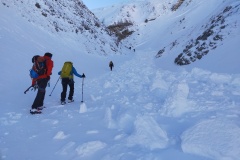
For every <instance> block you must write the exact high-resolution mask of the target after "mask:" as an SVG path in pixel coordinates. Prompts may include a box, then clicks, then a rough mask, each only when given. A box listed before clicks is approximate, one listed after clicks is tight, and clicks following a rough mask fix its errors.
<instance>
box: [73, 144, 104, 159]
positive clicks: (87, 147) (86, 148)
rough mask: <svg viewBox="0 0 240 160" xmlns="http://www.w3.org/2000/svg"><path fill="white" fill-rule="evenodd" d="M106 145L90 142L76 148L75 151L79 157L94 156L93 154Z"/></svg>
mask: <svg viewBox="0 0 240 160" xmlns="http://www.w3.org/2000/svg"><path fill="white" fill-rule="evenodd" d="M106 145H107V144H106V143H103V142H101V141H92V142H87V143H84V144H82V145H80V146H78V147H77V148H76V151H77V153H78V155H79V156H81V157H86V156H90V155H92V154H94V153H95V152H97V151H99V150H101V149H103V148H104V147H106Z"/></svg>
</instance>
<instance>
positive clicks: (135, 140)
mask: <svg viewBox="0 0 240 160" xmlns="http://www.w3.org/2000/svg"><path fill="white" fill-rule="evenodd" d="M134 125H135V133H134V134H133V135H132V136H130V137H129V138H128V145H129V146H134V145H140V146H142V147H145V148H149V149H150V150H153V149H162V148H166V147H167V145H168V136H167V133H166V132H165V131H164V130H163V129H162V128H160V127H159V125H158V123H157V122H156V121H155V120H154V119H153V118H152V117H150V116H138V117H137V119H136V121H135V123H134Z"/></svg>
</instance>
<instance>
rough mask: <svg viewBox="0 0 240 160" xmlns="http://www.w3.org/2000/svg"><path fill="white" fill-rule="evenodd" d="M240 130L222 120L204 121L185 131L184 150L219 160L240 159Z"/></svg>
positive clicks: (183, 136) (183, 137) (183, 138)
mask: <svg viewBox="0 0 240 160" xmlns="http://www.w3.org/2000/svg"><path fill="white" fill-rule="evenodd" d="M239 135H240V128H239V127H238V126H237V125H235V124H233V123H232V122H229V121H226V120H220V119H217V120H216V119H212V120H204V121H202V122H200V123H198V124H197V125H195V126H193V127H192V128H190V129H188V130H187V131H185V132H184V133H183V134H182V136H181V138H182V150H183V152H186V153H193V154H197V155H201V156H206V157H209V158H212V159H218V160H236V159H239V157H240V150H239V148H240V139H239V138H238V137H239Z"/></svg>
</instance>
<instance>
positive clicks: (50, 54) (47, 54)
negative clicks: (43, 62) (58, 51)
mask: <svg viewBox="0 0 240 160" xmlns="http://www.w3.org/2000/svg"><path fill="white" fill-rule="evenodd" d="M44 56H48V57H50V58H52V53H49V52H47V53H45V54H44Z"/></svg>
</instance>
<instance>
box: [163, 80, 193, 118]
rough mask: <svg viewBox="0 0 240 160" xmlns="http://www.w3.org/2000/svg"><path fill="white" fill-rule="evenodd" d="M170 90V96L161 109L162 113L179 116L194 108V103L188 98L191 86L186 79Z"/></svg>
mask: <svg viewBox="0 0 240 160" xmlns="http://www.w3.org/2000/svg"><path fill="white" fill-rule="evenodd" d="M169 92H170V93H169V94H168V95H169V97H168V98H167V99H166V101H165V104H164V105H163V108H162V109H160V113H161V114H162V115H167V116H174V117H179V116H181V115H182V114H184V113H186V112H190V111H192V110H193V108H192V106H194V103H193V102H192V101H190V100H188V94H189V86H188V84H187V83H186V82H185V81H182V82H179V83H177V84H175V85H173V86H172V87H171V89H170V91H169Z"/></svg>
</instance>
